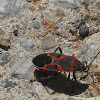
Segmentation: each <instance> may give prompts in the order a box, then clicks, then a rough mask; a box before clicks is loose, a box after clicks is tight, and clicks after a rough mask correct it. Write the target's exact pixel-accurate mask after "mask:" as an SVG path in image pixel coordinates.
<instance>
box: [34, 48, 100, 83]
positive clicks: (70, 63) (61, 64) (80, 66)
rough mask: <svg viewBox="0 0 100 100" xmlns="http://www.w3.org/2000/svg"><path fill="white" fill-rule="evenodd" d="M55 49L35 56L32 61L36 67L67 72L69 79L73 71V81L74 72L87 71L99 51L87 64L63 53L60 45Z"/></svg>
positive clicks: (74, 77)
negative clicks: (52, 51)
mask: <svg viewBox="0 0 100 100" xmlns="http://www.w3.org/2000/svg"><path fill="white" fill-rule="evenodd" d="M57 49H59V51H60V53H56V51H57ZM57 49H56V50H55V51H54V53H44V54H40V55H38V56H36V57H35V58H34V59H33V60H32V62H33V63H34V64H35V65H36V66H37V68H39V69H41V70H44V71H53V72H59V71H60V72H69V75H68V79H70V72H73V79H74V80H75V81H76V76H75V72H76V71H88V70H89V67H90V65H91V64H92V62H93V60H94V59H95V58H96V57H97V55H98V54H99V53H100V52H99V53H98V54H97V55H96V56H95V57H94V59H93V60H92V61H91V63H90V64H89V65H88V66H87V65H85V64H84V63H82V62H80V61H79V60H78V59H77V58H76V57H74V56H69V55H64V54H63V53H62V50H61V48H60V47H58V48H57ZM87 68H88V69H87Z"/></svg>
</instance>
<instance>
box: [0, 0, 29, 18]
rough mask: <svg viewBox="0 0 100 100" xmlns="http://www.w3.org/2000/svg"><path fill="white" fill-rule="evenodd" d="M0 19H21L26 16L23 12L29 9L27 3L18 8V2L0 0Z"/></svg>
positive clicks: (14, 0)
mask: <svg viewBox="0 0 100 100" xmlns="http://www.w3.org/2000/svg"><path fill="white" fill-rule="evenodd" d="M0 2H1V3H0V18H1V19H3V18H8V17H12V16H18V17H21V16H23V15H25V13H24V12H23V10H24V9H25V8H26V7H27V6H26V4H25V3H23V5H22V6H21V7H18V6H16V2H17V0H0Z"/></svg>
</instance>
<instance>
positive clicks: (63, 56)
mask: <svg viewBox="0 0 100 100" xmlns="http://www.w3.org/2000/svg"><path fill="white" fill-rule="evenodd" d="M46 54H47V55H48V56H50V57H51V58H53V59H54V60H59V59H63V58H65V57H70V56H69V55H61V57H59V58H56V57H55V56H52V55H51V54H50V53H46Z"/></svg>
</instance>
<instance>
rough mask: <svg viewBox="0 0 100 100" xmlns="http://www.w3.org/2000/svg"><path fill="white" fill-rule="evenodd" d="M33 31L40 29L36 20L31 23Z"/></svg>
mask: <svg viewBox="0 0 100 100" xmlns="http://www.w3.org/2000/svg"><path fill="white" fill-rule="evenodd" d="M32 26H33V27H34V28H35V29H37V30H39V29H40V27H41V24H40V22H39V21H38V20H34V21H33V25H32Z"/></svg>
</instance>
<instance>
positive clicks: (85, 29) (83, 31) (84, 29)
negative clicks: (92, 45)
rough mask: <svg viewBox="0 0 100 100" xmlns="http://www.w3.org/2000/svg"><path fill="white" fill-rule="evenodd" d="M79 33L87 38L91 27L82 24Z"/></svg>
mask: <svg viewBox="0 0 100 100" xmlns="http://www.w3.org/2000/svg"><path fill="white" fill-rule="evenodd" d="M79 35H80V37H81V38H83V39H84V38H85V37H87V36H88V35H89V28H88V27H87V26H86V25H82V26H81V27H80V29H79Z"/></svg>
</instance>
